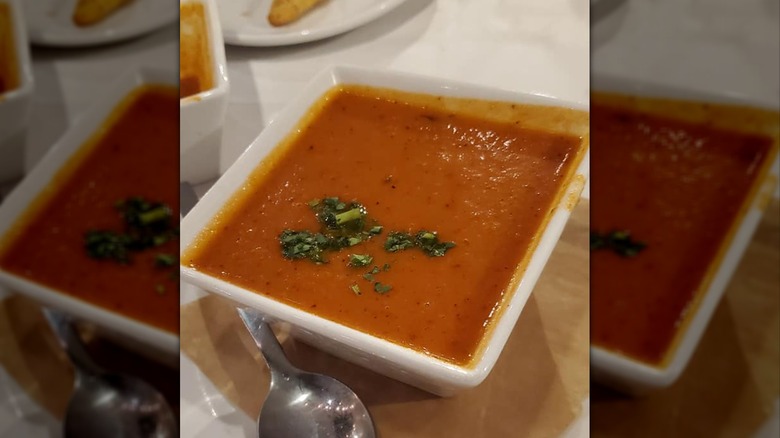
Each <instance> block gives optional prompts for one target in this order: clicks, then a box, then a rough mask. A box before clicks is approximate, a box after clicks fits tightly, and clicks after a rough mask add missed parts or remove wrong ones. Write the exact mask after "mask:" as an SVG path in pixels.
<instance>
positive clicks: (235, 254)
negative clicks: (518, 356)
mask: <svg viewBox="0 0 780 438" xmlns="http://www.w3.org/2000/svg"><path fill="white" fill-rule="evenodd" d="M453 102H457V103H458V104H459V105H462V106H463V107H465V106H468V105H469V104H470V103H469V102H471V103H474V102H475V101H464V100H457V99H447V98H437V97H433V96H422V95H414V94H407V93H401V92H397V91H391V90H383V89H374V88H368V87H359V86H344V87H342V88H337V89H333V90H331V91H330V92H329V93H327V94H326V95H325V96H324V97H323V98H322V99H321V100H320V101H319V102H318V103H317V104H315V106H314V107H313V108H312V110H311V111H310V113H309V114H308V116H307V118H306V119H305V120H304V121H302V122H301V125H299V127H298V129H297V130H296V131H295V132H297V134H292V135H291V137H289V138H288V139H286V140H285V142H283V143H282V145H281V146H280V148H277V149H276V150H275V152H274V153H273V154H272V155H271V156H270V157H269V159H268V160H266V161H265V162H264V164H263V165H261V166H260V167H258V168H257V169H256V170H255V171H254V172H253V173H252V175H251V177H250V178H249V179H248V180H247V182H246V183H245V185H244V186H243V188H242V189H241V190H239V192H238V194H237V195H235V197H234V198H233V199H232V200H231V201H230V202H229V204H228V206H227V207H226V208H225V209H224V211H222V212H221V213H220V214H218V215H217V218H216V219H215V220H214V222H213V223H211V224H210V225H209V226H208V227H207V228H206V230H205V231H203V232H202V233H201V235H200V236H199V237H198V239H196V241H195V243H194V244H193V246H192V247H190V248H189V249H188V250H187V251H186V252H185V254H184V255H183V258H182V263H183V264H185V265H187V266H191V267H194V268H195V269H197V270H198V271H201V272H205V273H208V274H210V275H213V276H215V277H218V278H221V279H224V280H225V281H227V282H230V283H232V284H235V285H238V286H241V287H244V288H246V289H248V290H252V291H256V292H257V293H261V294H264V295H267V296H270V297H272V298H274V299H276V300H278V301H281V302H283V303H286V304H289V305H291V306H294V307H297V308H300V309H303V310H306V311H308V312H310V313H313V314H316V315H319V316H321V317H324V318H327V319H330V320H333V321H336V322H339V323H342V324H344V325H347V326H349V327H353V328H356V329H358V330H361V331H363V332H366V333H369V334H372V335H375V336H378V337H381V338H384V339H387V340H389V341H391V342H394V343H397V344H400V345H402V346H407V347H411V348H413V349H415V350H417V351H421V352H424V353H426V354H430V355H433V356H435V357H438V358H441V359H444V360H446V361H449V362H452V363H456V364H461V365H467V364H469V363H473V361H472V359H473V358H474V357H476V355H477V353H478V350H479V347H480V342H481V340H482V339H483V337H484V335H485V332H486V331H487V330H490V323H491V321H492V320H494V319H495V318H496V316H497V314H499V313H500V312H501V309H502V307H501V303H502V300H503V298H504V296H505V295H507V294H508V293H510V294H511V292H512V291H513V290H514V287H515V286H516V284H517V280H518V278H519V275H522V272H523V271H524V269H525V266H526V264H527V263H528V257H529V255H530V252H531V251H532V250H533V249H534V248H535V246H536V243H537V238H538V235H539V233H540V230H541V228H542V227H543V225H544V224H545V223H546V222H547V220H548V219H549V216H550V214H551V212H552V210H553V209H554V205H556V203H557V200H558V199H559V198H560V196H561V192H562V190H561V189H562V187H563V185H564V184H565V183H566V182H567V181H569V180H570V179H571V178H572V177H573V173H574V171H575V170H576V167H577V164H578V163H579V161H580V159H581V157H582V153H583V151H584V149H585V147H584V146H583V139H581V138H579V137H577V136H574V135H568V134H559V133H553V132H552V131H544V130H536V129H530V128H525V127H521V126H520V124H521V122H520V120H524V119H530V118H534V117H538V118H548V119H556V118H558V119H560V120H566V119H567V118H568V119H577V118H579V119H578V120H580V122H581V123H582V124H583V125H584V126H587V114H586V113H581V112H577V111H573V110H565V109H561V108H542V107H524V106H520V105H510V104H498V103H496V104H495V105H493V106H492V107H490V109H487V110H485V112H483V113H482V114H497V113H500V112H501V111H502V110H504V109H506V110H507V111H514V112H513V113H512V114H514V115H513V118H510V119H508V120H507V121H496V120H486V119H484V118H477V117H474V116H473V113H472V114H465V113H463V112H462V111H460V109H459V107H458V105H456V104H454V103H453ZM534 115H535V116H534ZM557 132H560V131H557ZM336 198H338V199H336ZM353 203H356V204H360V205H359V206H358V205H356V204H353ZM353 224H357V225H356V227H353ZM350 227H352V228H350ZM307 238H308V240H307ZM318 248H320V249H321V251H319V250H318ZM317 262H319V263H317Z"/></svg>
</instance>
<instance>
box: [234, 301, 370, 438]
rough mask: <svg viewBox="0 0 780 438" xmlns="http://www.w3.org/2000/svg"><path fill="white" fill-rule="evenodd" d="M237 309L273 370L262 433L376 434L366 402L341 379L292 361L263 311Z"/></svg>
mask: <svg viewBox="0 0 780 438" xmlns="http://www.w3.org/2000/svg"><path fill="white" fill-rule="evenodd" d="M238 314H239V315H240V316H241V319H242V320H243V321H244V325H246V328H247V329H249V333H251V334H252V338H254V340H255V343H256V344H257V346H258V347H259V348H260V352H261V353H262V354H263V357H264V358H265V361H266V362H267V363H268V368H269V369H270V370H271V389H270V391H269V392H268V397H267V398H266V399H265V403H264V404H263V408H262V410H261V411H260V416H259V418H258V420H257V423H258V424H257V426H258V432H259V436H260V438H275V437H289V438H374V437H375V436H376V434H375V432H374V423H373V422H372V421H371V417H370V416H369V414H368V409H366V407H365V406H364V405H363V402H361V401H360V399H359V398H358V397H357V395H356V394H355V393H354V392H352V390H351V389H349V387H347V386H346V385H344V384H343V383H341V382H339V381H338V380H336V379H334V378H332V377H328V376H324V375H322V374H313V373H307V372H305V371H301V370H299V369H297V368H295V367H294V366H292V365H291V364H290V362H289V361H288V360H287V358H286V357H285V355H284V351H282V346H281V345H279V341H278V340H277V339H276V336H274V333H273V332H272V331H271V328H270V327H269V326H268V324H267V323H266V322H265V321H264V320H263V317H262V315H261V314H260V313H258V312H257V311H255V310H252V309H249V308H239V309H238Z"/></svg>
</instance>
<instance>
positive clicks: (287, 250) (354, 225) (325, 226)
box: [279, 197, 382, 266]
mask: <svg viewBox="0 0 780 438" xmlns="http://www.w3.org/2000/svg"><path fill="white" fill-rule="evenodd" d="M308 205H309V207H310V208H311V209H312V211H314V214H315V216H316V217H317V221H318V222H319V223H320V230H319V232H318V233H313V232H311V231H294V230H285V231H283V232H282V234H280V235H279V241H280V242H281V245H282V255H283V256H284V257H286V258H288V259H293V260H295V259H309V260H311V261H312V262H314V263H317V264H322V263H327V258H326V257H325V252H326V251H339V250H341V249H344V248H349V247H352V246H355V245H358V244H360V243H362V242H365V241H367V240H369V239H371V237H373V236H374V235H377V234H379V233H381V232H382V227H381V226H377V225H372V226H371V228H370V229H368V230H366V226H367V223H368V222H370V220H369V219H368V217H367V213H366V208H365V207H363V205H361V204H359V203H357V202H354V201H353V202H349V203H347V202H342V201H341V200H339V198H338V197H329V198H323V199H315V200H312V201H310V202H309V203H308ZM350 263H360V262H359V261H356V262H352V261H350ZM368 263H371V261H370V260H369V261H368V262H367V263H366V264H368ZM351 266H365V265H360V264H357V265H351Z"/></svg>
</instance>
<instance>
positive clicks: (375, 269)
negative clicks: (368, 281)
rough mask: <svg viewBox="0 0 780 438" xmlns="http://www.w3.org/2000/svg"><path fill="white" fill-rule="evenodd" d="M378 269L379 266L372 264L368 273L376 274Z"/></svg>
mask: <svg viewBox="0 0 780 438" xmlns="http://www.w3.org/2000/svg"><path fill="white" fill-rule="evenodd" d="M379 271H380V270H379V266H374V267H373V268H371V271H370V272H369V274H374V275H376V274H378V273H379Z"/></svg>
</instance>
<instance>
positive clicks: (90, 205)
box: [0, 86, 179, 333]
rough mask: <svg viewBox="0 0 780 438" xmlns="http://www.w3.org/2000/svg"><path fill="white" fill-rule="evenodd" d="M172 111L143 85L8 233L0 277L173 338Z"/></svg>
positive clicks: (166, 96)
mask: <svg viewBox="0 0 780 438" xmlns="http://www.w3.org/2000/svg"><path fill="white" fill-rule="evenodd" d="M178 126H179V107H178V99H176V90H175V89H174V88H172V87H162V86H145V87H141V88H139V89H137V90H136V91H134V92H133V93H132V94H131V95H130V96H128V97H127V98H126V99H125V101H124V102H123V103H122V104H121V105H119V106H118V107H117V109H116V110H115V111H114V113H113V114H112V115H111V116H110V118H109V119H108V120H107V121H106V122H105V124H104V126H103V128H102V129H101V131H99V132H98V133H96V135H95V136H94V137H93V138H92V139H91V140H90V141H89V142H88V143H86V144H85V145H84V146H82V148H81V149H80V151H79V152H78V153H77V154H76V155H75V156H74V158H72V159H71V160H70V161H69V162H68V163H67V164H66V165H65V166H64V167H63V169H62V170H61V171H60V172H59V173H58V174H57V175H56V176H55V179H54V182H53V183H52V184H51V185H50V187H49V189H48V191H47V192H45V193H43V194H42V195H40V196H39V198H38V199H37V200H36V201H35V202H34V204H33V205H32V206H31V207H29V208H28V211H27V212H26V213H25V215H24V216H23V217H22V219H20V220H19V222H18V223H17V224H15V225H14V226H13V227H12V228H11V229H10V231H9V233H7V235H6V236H5V238H4V241H3V242H2V246H1V247H0V269H2V270H4V271H6V272H9V273H12V274H15V275H17V276H20V277H23V278H26V279H28V280H30V281H33V282H35V283H39V284H41V285H44V286H48V287H50V288H52V289H55V290H58V291H60V292H62V293H64V294H67V295H71V296H73V297H75V298H78V299H81V300H84V301H87V302H89V303H92V304H94V305H97V306H99V307H102V308H105V309H108V310H111V311H114V312H116V313H119V314H122V315H125V316H127V317H129V318H132V319H135V320H138V321H142V322H145V323H148V324H150V325H153V326H156V327H159V328H161V329H163V330H166V331H169V332H172V333H177V332H178V328H179V318H178V314H179V293H178V277H177V276H176V273H177V272H176V268H175V266H176V264H177V263H176V262H177V260H178V257H177V254H178V248H179V246H178V238H177V237H176V236H177V235H178V231H177V229H178V208H179V207H178V205H179V193H178V170H179V154H178V138H179V131H178Z"/></svg>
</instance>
